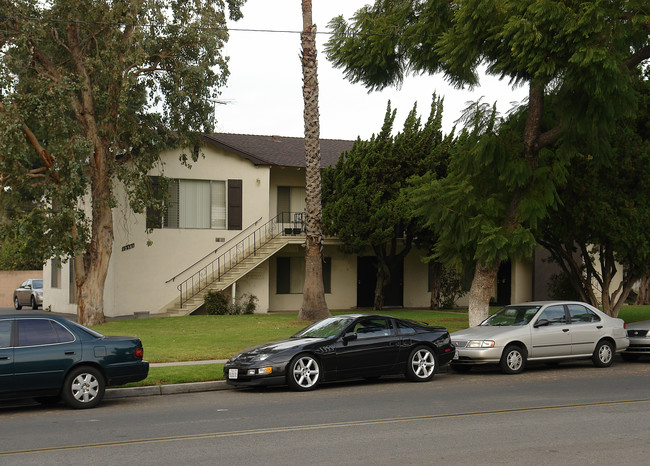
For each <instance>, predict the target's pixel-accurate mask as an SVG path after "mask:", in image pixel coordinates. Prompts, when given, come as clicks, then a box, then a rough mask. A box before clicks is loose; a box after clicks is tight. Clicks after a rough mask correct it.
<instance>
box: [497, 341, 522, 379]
mask: <svg viewBox="0 0 650 466" xmlns="http://www.w3.org/2000/svg"><path fill="white" fill-rule="evenodd" d="M500 365H501V370H503V372H505V373H506V374H519V373H520V372H521V371H523V370H524V367H525V366H526V353H525V352H524V350H523V349H521V348H520V347H519V346H518V345H510V346H508V347H506V349H505V350H504V351H503V355H502V356H501V363H500Z"/></svg>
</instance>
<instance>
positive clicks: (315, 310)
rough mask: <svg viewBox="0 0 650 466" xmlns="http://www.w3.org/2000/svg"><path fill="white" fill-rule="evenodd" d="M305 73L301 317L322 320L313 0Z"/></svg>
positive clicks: (305, 27)
mask: <svg viewBox="0 0 650 466" xmlns="http://www.w3.org/2000/svg"><path fill="white" fill-rule="evenodd" d="M300 41H301V44H302V57H301V59H302V75H303V88H302V95H303V99H304V120H305V184H306V194H307V199H306V217H307V218H306V222H305V233H306V240H305V285H304V290H303V300H302V306H301V307H300V312H299V313H298V317H299V318H301V319H306V320H319V319H322V318H324V317H327V316H329V315H330V311H329V309H328V308H327V303H326V302H325V287H324V285H323V252H322V247H323V225H322V224H323V222H322V205H321V190H322V188H321V155H320V116H319V113H318V62H317V60H316V25H315V24H313V22H312V8H311V0H302V34H301V35H300Z"/></svg>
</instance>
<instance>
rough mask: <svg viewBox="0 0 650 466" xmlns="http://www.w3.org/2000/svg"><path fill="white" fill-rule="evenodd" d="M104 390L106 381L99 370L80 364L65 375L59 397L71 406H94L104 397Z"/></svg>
mask: <svg viewBox="0 0 650 466" xmlns="http://www.w3.org/2000/svg"><path fill="white" fill-rule="evenodd" d="M105 390H106V382H105V381H104V376H103V375H102V374H101V373H100V372H99V370H97V369H95V368H94V367H90V366H81V367H77V368H75V369H73V370H72V371H71V372H70V373H69V374H68V375H67V376H66V378H65V382H64V383H63V390H62V391H61V397H62V398H63V401H65V402H66V404H67V405H68V406H70V407H71V408H75V409H86V408H94V407H95V406H97V404H98V403H99V402H100V401H102V398H104V392H105Z"/></svg>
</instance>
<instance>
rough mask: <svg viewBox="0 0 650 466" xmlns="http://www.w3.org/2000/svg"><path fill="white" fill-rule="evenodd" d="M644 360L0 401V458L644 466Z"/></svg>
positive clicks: (649, 402) (647, 398)
mask: <svg viewBox="0 0 650 466" xmlns="http://www.w3.org/2000/svg"><path fill="white" fill-rule="evenodd" d="M649 376H650V364H648V363H647V362H638V363H623V362H620V363H618V361H617V363H616V364H615V365H614V366H612V367H610V368H606V369H598V368H595V367H593V365H592V364H591V363H590V362H589V361H585V362H578V363H567V364H561V365H559V366H557V367H547V366H545V365H540V366H535V367H531V368H530V369H529V370H527V371H525V372H524V373H522V374H519V375H515V376H508V375H504V374H501V373H500V371H499V370H498V369H496V368H491V369H489V368H484V369H481V370H477V371H472V372H470V373H468V374H454V373H452V372H442V373H440V374H438V375H436V377H434V379H433V380H432V381H431V382H429V383H410V382H408V381H406V380H405V379H404V377H385V378H381V379H379V380H378V381H376V382H371V383H368V382H364V381H360V380H352V381H347V382H340V383H339V382H337V383H328V384H324V385H322V386H321V387H320V388H319V389H318V390H315V391H312V392H305V393H297V392H292V391H290V390H289V389H288V388H286V387H278V388H268V389H231V390H222V391H219V392H203V393H188V394H182V395H169V396H145V397H133V398H120V399H108V400H105V401H104V402H103V403H102V404H100V405H99V406H98V407H97V408H95V409H92V410H71V409H68V408H66V407H65V406H64V405H62V404H61V405H56V406H40V405H36V404H30V405H23V406H13V407H12V406H9V407H0V419H2V422H1V423H0V429H2V435H0V464H3V465H5V464H6V465H12V466H13V465H21V466H22V465H32V464H33V465H38V466H42V465H48V464H52V465H54V464H56V465H59V464H66V465H77V464H79V465H82V464H84V465H85V464H89V463H90V464H111V465H122V464H124V465H132V464H138V465H156V466H160V465H167V464H169V465H173V464H228V465H247V466H249V465H255V464H269V465H275V464H282V465H304V464H310V465H321V464H322V465H330V464H345V465H348V464H359V465H367V464H373V465H384V464H385V465H394V464H401V465H411V464H414V465H415V464H418V465H419V464H443V465H446V464H450V465H465V464H468V465H469V464H471V465H475V464H477V463H480V464H507V465H509V464H512V465H522V464H526V465H551V464H552V465H555V464H562V465H565V464H568V465H585V464H598V465H600V464H602V465H609V464H617V465H638V464H646V463H647V459H648V457H650V444H649V443H648V432H649V431H650V417H649V416H648V407H649V406H650V384H648V380H649V379H648V377H649Z"/></svg>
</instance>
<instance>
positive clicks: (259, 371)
mask: <svg viewBox="0 0 650 466" xmlns="http://www.w3.org/2000/svg"><path fill="white" fill-rule="evenodd" d="M271 372H273V368H272V367H271V366H267V367H259V368H256V369H248V371H247V374H248V375H266V374H270V373H271Z"/></svg>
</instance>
